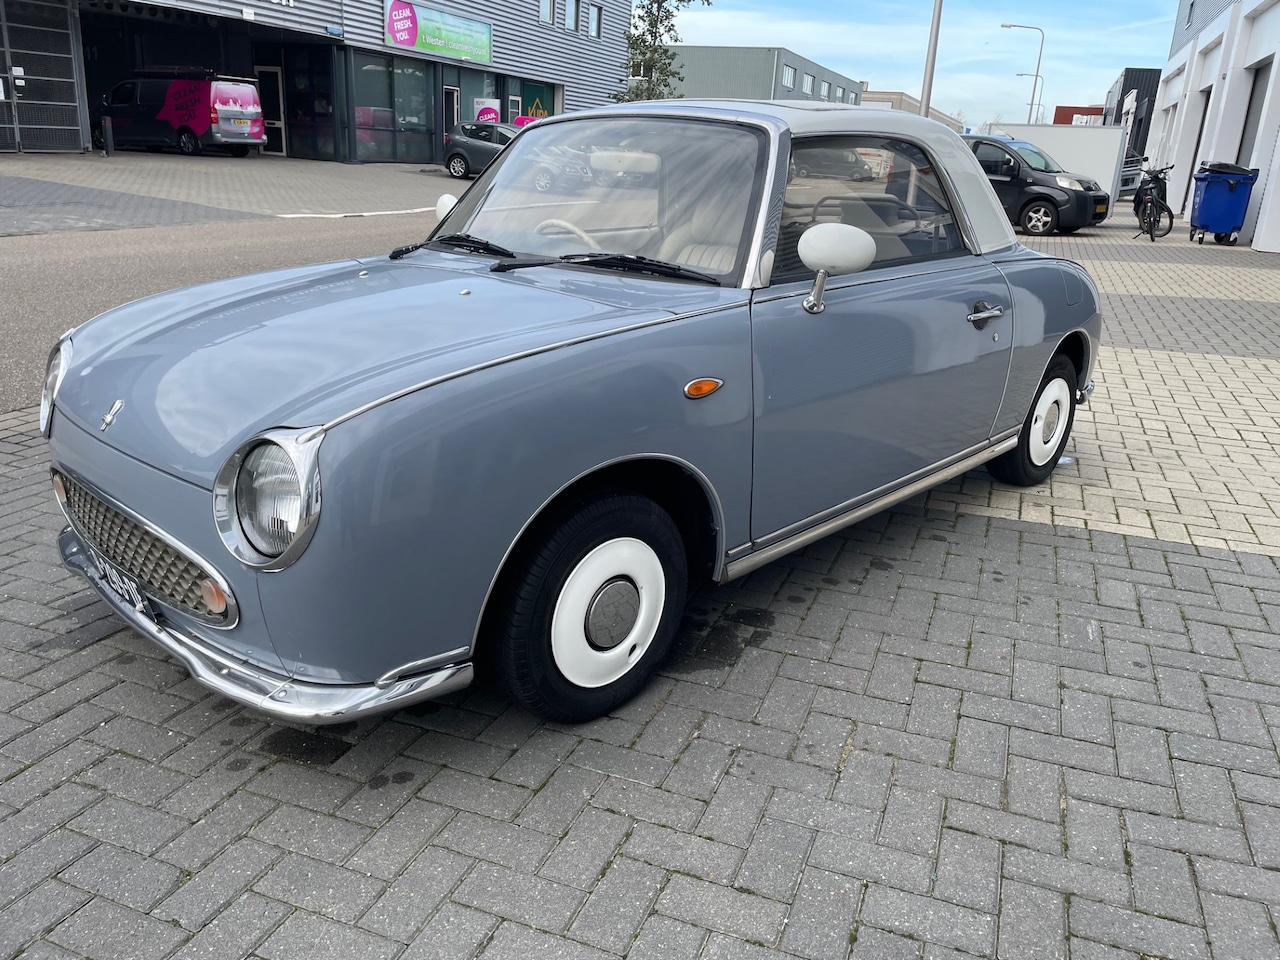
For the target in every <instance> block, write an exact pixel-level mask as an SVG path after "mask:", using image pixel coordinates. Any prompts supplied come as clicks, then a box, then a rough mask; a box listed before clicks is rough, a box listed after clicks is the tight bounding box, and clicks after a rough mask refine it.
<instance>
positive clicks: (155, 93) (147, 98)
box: [138, 80, 169, 107]
mask: <svg viewBox="0 0 1280 960" xmlns="http://www.w3.org/2000/svg"><path fill="white" fill-rule="evenodd" d="M168 90H169V81H168V80H140V81H139V82H138V103H139V104H142V105H143V106H157V107H160V106H164V95H165V94H166V93H167V92H168Z"/></svg>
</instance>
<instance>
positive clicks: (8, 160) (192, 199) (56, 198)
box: [0, 150, 469, 233]
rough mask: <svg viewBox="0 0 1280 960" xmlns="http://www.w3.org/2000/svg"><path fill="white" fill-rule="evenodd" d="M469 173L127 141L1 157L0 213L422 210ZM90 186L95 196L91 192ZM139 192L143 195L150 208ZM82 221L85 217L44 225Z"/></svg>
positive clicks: (160, 216) (457, 189)
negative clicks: (128, 200) (136, 145)
mask: <svg viewBox="0 0 1280 960" xmlns="http://www.w3.org/2000/svg"><path fill="white" fill-rule="evenodd" d="M468 182H469V181H461V182H460V181H456V180H453V179H452V178H450V177H449V176H448V175H447V174H446V173H444V171H443V169H442V168H440V167H433V166H425V165H422V164H345V163H323V162H318V161H313V160H292V159H285V158H278V157H260V156H253V155H251V156H249V157H243V158H237V157H230V156H225V155H216V154H213V153H209V154H205V155H201V156H197V157H184V156H181V155H179V154H171V153H164V154H150V153H146V152H144V151H131V150H130V151H119V152H117V153H116V154H115V155H113V156H111V157H104V156H102V155H100V154H97V153H92V154H77V155H58V154H19V155H13V156H4V157H0V216H4V215H6V214H7V215H8V217H9V218H10V219H11V220H12V219H14V218H15V216H16V215H15V213H14V211H15V210H18V211H21V209H22V208H24V207H26V208H28V209H30V210H34V211H35V213H36V214H40V213H41V212H42V211H41V207H47V206H48V205H50V204H54V205H58V204H61V205H64V206H66V205H74V206H76V207H78V208H79V212H80V213H82V214H85V215H86V216H85V219H88V217H89V215H90V214H89V213H88V211H89V210H90V208H91V207H92V206H93V205H94V203H95V202H96V203H97V204H99V205H100V206H102V207H103V208H105V209H107V210H109V211H114V210H117V209H120V208H121V203H120V198H124V197H133V198H140V200H141V201H142V202H141V203H138V204H135V206H134V208H133V213H134V214H135V220H134V221H129V220H128V219H127V218H125V219H121V220H120V223H119V225H120V226H143V225H146V224H145V223H141V222H137V219H148V218H149V219H150V220H153V221H154V222H156V223H173V222H189V221H187V220H179V219H175V218H174V217H173V216H172V215H170V218H169V219H167V220H166V219H164V216H165V213H164V205H163V203H160V202H161V201H168V202H170V203H179V204H183V205H187V206H186V208H185V210H186V213H187V214H189V215H194V214H195V213H196V209H195V208H206V209H207V210H208V211H210V213H209V216H208V218H209V219H226V218H227V216H228V214H231V215H240V216H255V217H257V216H273V217H279V216H325V215H328V216H335V215H346V216H350V215H356V214H363V215H367V214H370V213H388V212H406V211H423V210H426V209H430V208H432V207H434V206H435V202H436V200H437V199H438V198H439V196H440V194H442V193H450V192H451V193H455V194H457V193H461V192H462V190H463V189H465V187H466V185H467V183H468ZM57 185H61V188H62V189H61V191H59V190H58V189H57ZM72 188H78V189H77V190H73V189H72ZM93 191H101V192H102V195H101V196H98V197H96V198H95V196H94V194H93ZM146 201H152V203H151V204H150V207H151V208H152V209H151V210H148V204H147V203H146ZM191 205H195V207H194V208H193V207H192V206H191ZM124 206H125V207H127V204H126V205H124ZM218 211H220V212H221V213H217V212H218ZM45 212H47V211H45ZM73 219H74V216H73ZM107 219H110V216H109V217H108V218H107ZM117 219H120V218H117ZM86 228H87V225H84V224H81V225H79V226H69V227H67V226H64V227H57V226H54V227H52V229H86ZM2 232H4V231H3V230H0V233H2ZM8 232H11V233H30V232H42V231H36V230H22V229H11V230H10V231H8Z"/></svg>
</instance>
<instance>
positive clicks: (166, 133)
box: [101, 67, 266, 157]
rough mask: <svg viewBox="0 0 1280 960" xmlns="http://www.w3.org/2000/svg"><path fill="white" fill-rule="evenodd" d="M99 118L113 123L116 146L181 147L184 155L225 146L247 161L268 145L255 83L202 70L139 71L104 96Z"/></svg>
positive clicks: (157, 149) (150, 148) (158, 69)
mask: <svg viewBox="0 0 1280 960" xmlns="http://www.w3.org/2000/svg"><path fill="white" fill-rule="evenodd" d="M101 116H102V117H104V118H105V117H110V118H111V135H112V139H113V141H114V142H115V145H116V146H118V147H133V146H137V147H146V148H147V149H148V150H152V151H155V152H159V151H160V150H163V149H164V148H165V147H177V148H178V149H179V150H181V151H182V152H183V153H186V154H196V153H199V152H200V151H201V150H202V149H204V148H205V147H222V148H224V149H226V150H228V151H230V153H231V154H232V156H236V157H243V156H245V155H246V154H248V152H249V148H250V147H256V146H258V145H259V144H263V143H266V133H265V131H264V128H263V124H262V102H261V100H259V98H258V86H257V84H256V83H255V82H254V81H253V80H250V79H246V78H243V77H224V76H221V75H218V74H214V73H211V72H209V71H203V70H190V69H186V68H180V67H173V68H155V69H150V70H140V71H138V72H137V73H136V74H135V75H134V76H133V78H131V79H129V80H124V81H122V82H120V83H117V84H116V85H115V86H114V87H112V88H111V92H110V93H109V94H106V95H105V96H103V98H102V113H101Z"/></svg>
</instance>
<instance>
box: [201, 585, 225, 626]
mask: <svg viewBox="0 0 1280 960" xmlns="http://www.w3.org/2000/svg"><path fill="white" fill-rule="evenodd" d="M200 599H202V600H203V601H204V605H205V606H206V607H207V608H208V609H209V612H210V613H211V614H213V615H214V616H215V617H219V616H222V614H224V613H226V612H227V595H226V594H225V593H223V592H222V588H221V587H220V586H218V585H217V584H216V583H214V582H213V581H212V580H210V579H209V578H208V577H205V578H204V579H203V580H201V581H200Z"/></svg>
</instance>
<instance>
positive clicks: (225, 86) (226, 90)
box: [213, 82, 261, 110]
mask: <svg viewBox="0 0 1280 960" xmlns="http://www.w3.org/2000/svg"><path fill="white" fill-rule="evenodd" d="M213 99H214V102H215V103H217V104H219V105H221V106H228V107H239V108H240V109H242V110H248V109H250V108H252V107H259V108H260V107H261V103H260V101H259V100H258V88H257V87H255V86H254V85H253V84H252V83H226V82H219V83H215V84H214V85H213Z"/></svg>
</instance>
